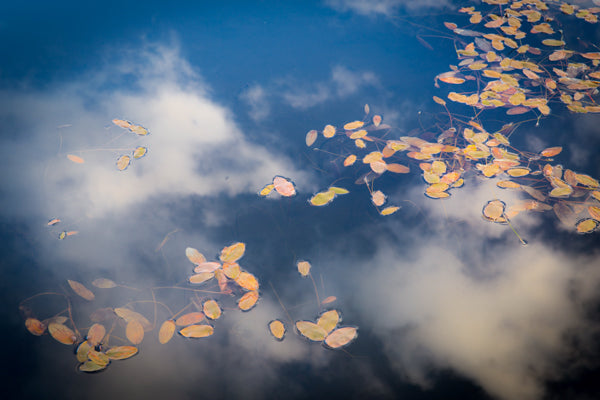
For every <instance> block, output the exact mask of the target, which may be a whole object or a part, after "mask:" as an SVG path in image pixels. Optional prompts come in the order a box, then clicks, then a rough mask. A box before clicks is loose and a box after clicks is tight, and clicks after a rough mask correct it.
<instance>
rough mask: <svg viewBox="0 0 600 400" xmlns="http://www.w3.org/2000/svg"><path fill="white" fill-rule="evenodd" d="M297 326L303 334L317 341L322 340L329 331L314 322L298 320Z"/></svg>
mask: <svg viewBox="0 0 600 400" xmlns="http://www.w3.org/2000/svg"><path fill="white" fill-rule="evenodd" d="M296 328H297V329H298V332H300V334H301V335H302V336H304V337H305V338H308V339H310V340H312V341H315V342H320V341H322V340H324V339H325V337H327V331H326V330H325V329H324V328H322V327H320V326H319V325H317V324H315V323H314V322H310V321H298V322H296Z"/></svg>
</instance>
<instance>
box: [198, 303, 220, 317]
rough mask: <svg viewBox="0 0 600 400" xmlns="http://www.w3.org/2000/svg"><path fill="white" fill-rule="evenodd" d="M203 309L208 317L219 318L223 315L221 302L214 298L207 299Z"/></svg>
mask: <svg viewBox="0 0 600 400" xmlns="http://www.w3.org/2000/svg"><path fill="white" fill-rule="evenodd" d="M202 311H204V315H206V318H210V319H219V317H220V316H221V307H219V303H217V302H216V301H214V300H206V301H205V302H204V304H203V305H202Z"/></svg>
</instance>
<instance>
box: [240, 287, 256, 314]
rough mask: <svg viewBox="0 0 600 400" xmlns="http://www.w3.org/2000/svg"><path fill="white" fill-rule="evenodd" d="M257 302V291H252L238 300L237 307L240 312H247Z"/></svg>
mask: <svg viewBox="0 0 600 400" xmlns="http://www.w3.org/2000/svg"><path fill="white" fill-rule="evenodd" d="M257 301H258V291H256V290H253V291H251V292H248V293H246V294H244V295H243V296H242V297H240V299H239V300H238V307H239V308H240V310H242V311H248V310H250V309H251V308H252V307H254V306H255V305H256V302H257Z"/></svg>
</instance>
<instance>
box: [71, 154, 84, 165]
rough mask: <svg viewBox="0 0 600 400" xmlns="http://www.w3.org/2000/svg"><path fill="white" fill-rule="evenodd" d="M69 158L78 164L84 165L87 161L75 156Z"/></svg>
mask: <svg viewBox="0 0 600 400" xmlns="http://www.w3.org/2000/svg"><path fill="white" fill-rule="evenodd" d="M67 158H68V159H69V160H71V161H73V162H74V163H76V164H83V163H84V162H85V160H84V159H83V158H81V157H79V156H76V155H74V154H67Z"/></svg>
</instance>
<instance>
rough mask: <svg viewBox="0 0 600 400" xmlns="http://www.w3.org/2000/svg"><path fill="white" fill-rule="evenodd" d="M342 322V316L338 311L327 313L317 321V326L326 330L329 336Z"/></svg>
mask: <svg viewBox="0 0 600 400" xmlns="http://www.w3.org/2000/svg"><path fill="white" fill-rule="evenodd" d="M338 322H340V314H339V313H338V312H337V311H336V310H330V311H326V312H324V313H323V314H321V316H320V317H319V319H318V320H317V325H319V326H320V327H321V328H323V329H325V332H326V333H327V334H329V333H330V332H331V331H332V330H333V329H334V328H335V327H336V326H337V324H338Z"/></svg>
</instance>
